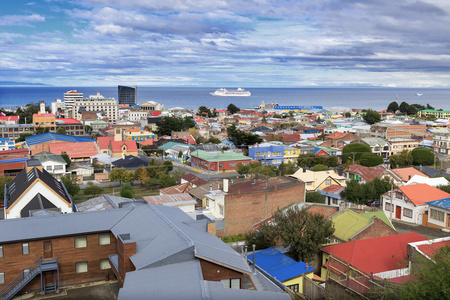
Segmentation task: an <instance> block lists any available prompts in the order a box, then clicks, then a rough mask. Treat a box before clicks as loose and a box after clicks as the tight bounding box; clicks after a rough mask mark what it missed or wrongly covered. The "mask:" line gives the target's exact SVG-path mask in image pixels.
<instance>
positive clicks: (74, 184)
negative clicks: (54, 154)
mask: <svg viewBox="0 0 450 300" xmlns="http://www.w3.org/2000/svg"><path fill="white" fill-rule="evenodd" d="M61 182H62V183H63V184H64V186H65V187H66V190H67V192H68V193H69V195H70V196H72V197H73V196H75V195H76V194H78V192H79V191H80V185H79V184H78V177H77V176H76V175H74V174H66V175H63V176H61Z"/></svg>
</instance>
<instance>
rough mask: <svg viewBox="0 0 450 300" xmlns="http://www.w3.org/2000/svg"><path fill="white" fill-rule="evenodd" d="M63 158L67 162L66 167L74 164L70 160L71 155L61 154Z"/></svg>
mask: <svg viewBox="0 0 450 300" xmlns="http://www.w3.org/2000/svg"><path fill="white" fill-rule="evenodd" d="M61 156H62V158H64V160H65V161H66V164H67V165H66V167H67V168H68V167H70V165H71V164H72V160H71V159H70V157H69V155H68V154H67V153H66V152H62V153H61Z"/></svg>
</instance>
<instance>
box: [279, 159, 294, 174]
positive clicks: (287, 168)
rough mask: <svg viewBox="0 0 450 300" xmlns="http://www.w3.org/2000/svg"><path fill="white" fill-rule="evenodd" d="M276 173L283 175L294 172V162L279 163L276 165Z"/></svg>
mask: <svg viewBox="0 0 450 300" xmlns="http://www.w3.org/2000/svg"><path fill="white" fill-rule="evenodd" d="M277 173H278V175H280V176H285V175H291V174H294V173H295V164H294V163H293V162H287V163H281V164H280V165H279V166H278V171H277Z"/></svg>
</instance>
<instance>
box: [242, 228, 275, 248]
mask: <svg viewBox="0 0 450 300" xmlns="http://www.w3.org/2000/svg"><path fill="white" fill-rule="evenodd" d="M277 236H278V232H277V230H276V228H275V226H274V225H271V224H268V223H266V222H263V223H261V224H260V225H259V230H258V231H250V232H248V233H247V234H246V235H245V244H246V245H247V247H248V248H249V249H252V247H253V245H255V246H256V250H262V249H266V248H269V247H273V246H275V245H276V238H277Z"/></svg>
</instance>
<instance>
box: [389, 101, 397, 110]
mask: <svg viewBox="0 0 450 300" xmlns="http://www.w3.org/2000/svg"><path fill="white" fill-rule="evenodd" d="M398 108H399V107H398V103H397V101H394V102H391V103H389V106H388V108H387V111H388V112H392V113H395V112H396V111H397V110H398Z"/></svg>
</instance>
